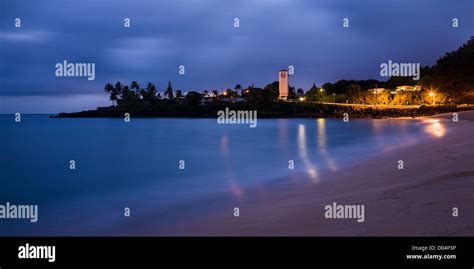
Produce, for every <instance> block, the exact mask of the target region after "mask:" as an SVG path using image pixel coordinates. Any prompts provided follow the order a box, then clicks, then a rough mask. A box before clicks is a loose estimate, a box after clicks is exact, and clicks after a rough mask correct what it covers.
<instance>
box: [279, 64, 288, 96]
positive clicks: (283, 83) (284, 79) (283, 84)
mask: <svg viewBox="0 0 474 269" xmlns="http://www.w3.org/2000/svg"><path fill="white" fill-rule="evenodd" d="M278 78H279V79H278V82H279V91H280V95H279V96H278V98H280V99H283V100H286V99H287V98H288V71H287V70H280V72H278Z"/></svg>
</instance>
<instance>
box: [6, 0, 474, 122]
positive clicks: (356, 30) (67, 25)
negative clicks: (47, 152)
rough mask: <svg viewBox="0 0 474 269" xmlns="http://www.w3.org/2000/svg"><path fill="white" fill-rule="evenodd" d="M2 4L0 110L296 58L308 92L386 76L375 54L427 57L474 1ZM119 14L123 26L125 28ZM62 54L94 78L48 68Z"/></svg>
mask: <svg viewBox="0 0 474 269" xmlns="http://www.w3.org/2000/svg"><path fill="white" fill-rule="evenodd" d="M0 3H1V4H0V22H1V28H0V42H1V43H0V71H1V73H0V113H14V112H23V113H57V112H61V111H77V110H83V109H93V108H95V107H97V106H103V105H108V104H109V102H108V100H107V97H106V95H105V93H104V92H103V86H104V84H105V83H107V82H115V81H117V80H120V81H122V82H124V83H129V82H130V81H132V80H137V81H139V82H140V83H141V84H142V85H144V84H145V83H146V82H153V83H155V84H156V85H157V87H158V89H159V90H160V91H162V90H163V89H164V88H165V87H166V84H167V81H168V80H171V81H172V83H173V86H174V89H181V90H183V91H188V90H203V89H209V90H212V89H219V90H220V89H222V88H227V87H232V88H233V87H234V86H235V84H237V83H240V84H242V85H243V86H248V85H250V84H251V83H254V84H255V85H256V86H264V85H265V84H267V83H270V82H272V81H274V80H277V78H278V76H277V71H278V70H280V69H282V68H286V67H288V65H293V66H295V75H294V76H292V77H291V80H290V84H291V85H293V86H296V87H297V88H299V87H302V88H303V89H305V90H306V89H308V88H309V87H310V86H311V85H312V83H313V82H316V84H317V85H321V84H323V83H324V82H335V81H337V80H339V79H342V78H346V79H368V78H375V79H383V78H381V77H380V76H379V71H380V67H379V66H380V64H381V63H383V62H387V61H388V60H392V61H395V62H419V63H421V65H431V64H433V63H434V62H435V61H436V59H437V58H439V57H440V56H441V55H443V54H444V53H445V52H447V51H452V50H455V49H457V48H458V47H459V46H460V45H461V44H462V43H464V42H466V41H467V40H468V38H469V37H470V36H472V35H474V31H473V29H474V19H473V13H474V1H473V0H455V1H451V0H416V1H415V0H384V1H376V0H373V1H369V0H367V1H353V0H352V1H349V0H347V1H342V0H327V1H317V0H306V1H303V0H301V1H299V0H254V1H250V0H199V1H197V0H195V1H194V0H166V1H151V0H150V1H143V0H130V1H117V0H109V1H105V0H102V1H100V0H81V1H65V0H34V1H31V0H28V1H26V0H0ZM126 17H128V18H130V19H131V28H124V27H123V20H124V18H126ZM15 18H21V20H22V27H21V28H15V27H14V26H15V25H14V23H15ZM234 18H239V20H240V27H239V28H234V25H233V23H234V22H233V20H234ZM343 18H349V20H350V21H349V22H350V27H349V28H343V27H342V20H343ZM453 18H458V19H459V28H453V27H452V25H451V23H452V19H453ZM63 60H68V61H69V62H90V63H95V64H96V79H95V80H94V81H88V80H87V79H86V78H58V77H56V76H55V64H56V63H58V62H62V61H63ZM181 64H182V65H184V66H185V67H186V75H185V76H179V75H178V66H179V65H181Z"/></svg>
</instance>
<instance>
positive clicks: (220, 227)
mask: <svg viewBox="0 0 474 269" xmlns="http://www.w3.org/2000/svg"><path fill="white" fill-rule="evenodd" d="M451 119H452V114H450V113H449V114H442V115H437V116H433V117H427V118H419V119H414V120H422V121H425V122H426V124H427V127H426V128H427V132H430V133H431V134H432V135H433V138H432V139H429V140H426V141H423V142H420V143H417V144H415V145H413V146H409V147H401V148H399V149H396V150H393V151H391V152H389V153H384V154H382V155H381V156H379V157H377V158H375V159H371V160H370V161H367V162H364V163H362V164H360V165H356V166H353V167H351V168H348V169H344V170H341V171H338V172H336V173H332V174H326V175H324V176H325V177H327V178H328V179H330V180H323V181H322V182H319V183H312V184H311V183H301V184H296V186H295V184H290V183H289V182H291V181H292V179H287V180H282V181H281V183H277V184H275V185H276V186H274V187H273V188H272V189H271V191H268V190H265V191H263V190H259V189H258V188H255V189H254V190H251V191H249V192H248V193H247V196H249V197H250V198H247V199H245V200H243V201H241V202H238V203H236V204H235V206H238V207H239V210H240V212H239V213H240V215H239V217H234V216H233V207H229V205H228V204H223V205H222V208H221V209H222V210H221V211H219V212H217V213H216V214H213V215H211V216H206V217H201V218H196V219H193V220H190V221H189V222H188V223H186V224H183V225H180V226H175V227H173V228H172V229H170V230H169V231H167V233H168V234H172V235H198V236H204V235H211V236H227V235H230V236H357V235H364V236H464V235H470V236H473V235H474V112H473V111H468V112H459V122H453V121H452V120H451ZM438 121H440V122H438ZM354 158H357V156H354ZM399 160H403V162H404V169H403V170H400V169H398V161H399ZM295 177H297V180H298V181H299V182H309V181H310V180H309V179H308V180H305V178H304V177H306V175H303V174H299V175H295ZM293 179H294V178H293ZM215 202H216V203H219V201H215ZM333 202H336V203H337V204H341V205H364V206H365V221H364V222H361V223H358V222H357V221H356V219H327V218H325V209H324V208H325V206H326V205H329V204H332V203H333ZM455 207H456V208H457V209H458V216H457V217H455V216H453V214H454V213H455V212H454V211H453V208H455Z"/></svg>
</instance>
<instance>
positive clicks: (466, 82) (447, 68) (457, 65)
mask: <svg viewBox="0 0 474 269" xmlns="http://www.w3.org/2000/svg"><path fill="white" fill-rule="evenodd" d="M420 83H421V85H422V86H423V87H425V88H433V89H435V90H437V91H440V92H443V93H446V94H447V96H448V97H449V98H451V99H452V100H453V101H456V102H462V103H474V37H471V38H470V39H469V41H467V42H466V43H465V44H463V45H462V46H461V47H460V48H459V49H457V50H456V51H453V52H448V53H446V54H445V55H444V56H443V57H441V58H440V59H439V60H438V61H437V62H436V64H434V65H433V66H432V67H431V68H429V70H427V73H426V74H425V76H424V77H423V78H422V79H421V81H420Z"/></svg>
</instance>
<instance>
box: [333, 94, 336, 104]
mask: <svg viewBox="0 0 474 269" xmlns="http://www.w3.org/2000/svg"><path fill="white" fill-rule="evenodd" d="M332 97H333V103H335V102H336V94H335V93H333V94H332Z"/></svg>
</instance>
